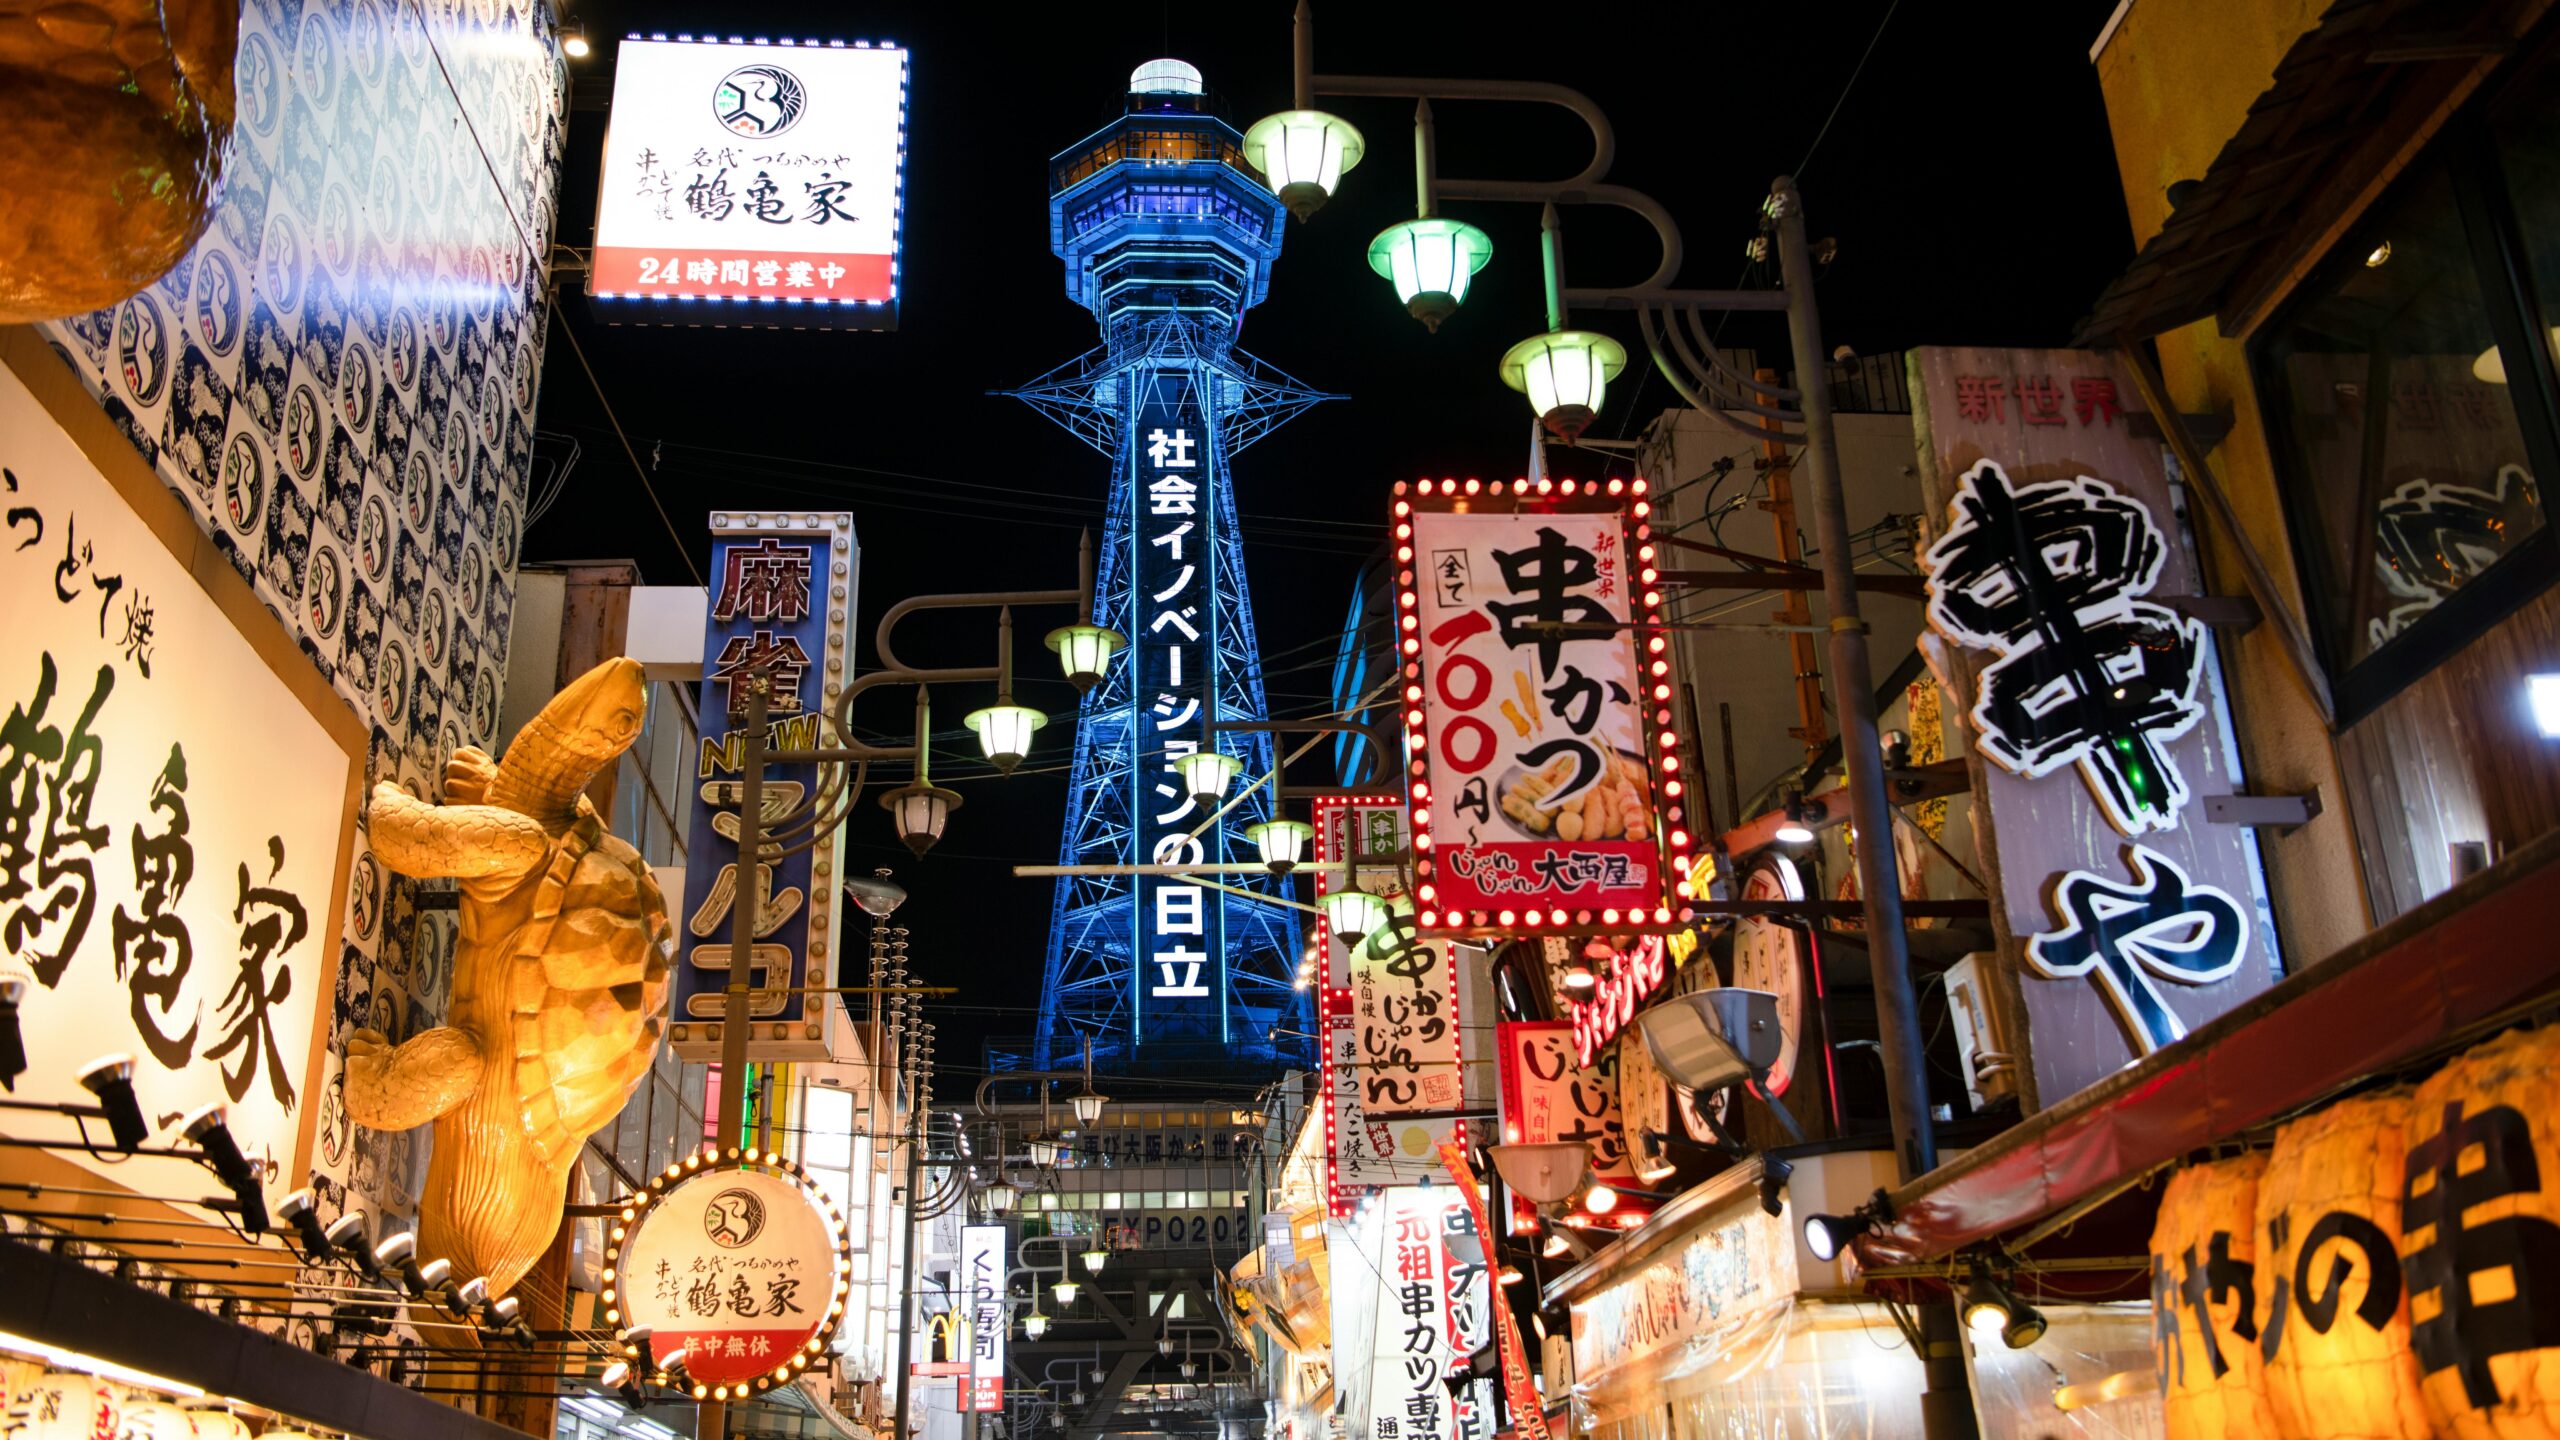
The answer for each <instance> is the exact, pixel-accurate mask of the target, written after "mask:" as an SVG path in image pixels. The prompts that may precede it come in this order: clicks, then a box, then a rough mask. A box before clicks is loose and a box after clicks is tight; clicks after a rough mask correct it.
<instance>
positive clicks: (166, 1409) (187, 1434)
mask: <svg viewBox="0 0 2560 1440" xmlns="http://www.w3.org/2000/svg"><path fill="white" fill-rule="evenodd" d="M116 1435H117V1440H197V1437H196V1422H195V1417H194V1416H192V1415H189V1414H188V1413H187V1412H186V1411H184V1410H181V1409H179V1408H178V1407H177V1406H175V1405H171V1404H169V1403H167V1402H165V1401H160V1400H136V1401H133V1402H131V1403H129V1404H127V1405H126V1406H125V1407H124V1426H123V1428H122V1429H121V1430H119V1431H117V1432H116Z"/></svg>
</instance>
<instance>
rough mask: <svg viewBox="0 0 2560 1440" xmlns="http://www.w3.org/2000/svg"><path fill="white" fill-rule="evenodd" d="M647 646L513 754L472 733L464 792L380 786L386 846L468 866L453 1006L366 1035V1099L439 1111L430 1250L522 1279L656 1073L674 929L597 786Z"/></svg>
mask: <svg viewBox="0 0 2560 1440" xmlns="http://www.w3.org/2000/svg"><path fill="white" fill-rule="evenodd" d="M647 709H648V691H647V689H646V687H645V685H644V684H643V681H642V678H641V671H640V665H639V663H638V662H637V661H633V660H609V661H607V662H605V663H604V664H602V665H599V666H597V667H596V668H595V669H593V670H590V671H588V672H587V674H586V675H585V676H584V677H582V678H581V679H579V680H578V681H577V683H575V684H573V685H571V686H569V687H568V688H567V689H565V690H563V691H561V692H560V694H559V695H558V696H557V697H556V698H554V699H553V700H552V702H551V703H550V704H548V705H546V706H544V707H543V708H542V713H541V714H539V715H536V716H535V717H534V718H533V719H532V720H530V721H528V722H526V724H525V727H524V728H523V729H522V730H521V731H518V732H517V734H516V738H515V744H514V745H513V746H511V747H509V749H508V750H507V755H506V758H505V759H504V760H502V761H497V762H495V763H492V762H491V761H490V759H489V757H488V756H487V755H486V754H485V753H483V752H481V751H479V750H477V749H468V748H466V749H464V750H461V751H458V752H456V753H455V755H454V757H453V759H452V761H451V762H450V763H449V764H448V765H447V767H446V770H445V803H443V804H441V805H430V804H427V803H426V802H425V801H422V800H420V799H418V798H417V797H415V796H413V795H411V794H409V793H408V792H407V791H405V790H402V789H401V788H400V787H399V786H397V785H393V784H389V783H387V782H386V783H384V784H381V785H377V786H375V787H374V792H373V808H372V819H371V828H372V839H373V851H374V853H375V854H376V855H378V856H380V857H381V859H382V862H383V863H384V864H386V865H388V866H390V867H391V868H392V869H393V870H396V871H398V872H400V873H401V874H403V875H413V876H417V877H420V878H428V877H441V876H453V877H457V878H459V879H460V880H461V881H462V938H461V944H460V946H459V949H458V951H457V953H456V956H455V959H454V966H453V996H452V1003H451V1007H450V1009H449V1011H448V1015H447V1019H446V1023H445V1024H443V1025H442V1026H439V1027H437V1028H436V1029H433V1030H428V1031H425V1032H422V1033H420V1034H418V1035H416V1036H413V1037H411V1038H410V1039H409V1040H408V1041H406V1042H404V1043H403V1044H401V1045H399V1046H397V1047H393V1046H391V1045H390V1044H389V1043H388V1042H387V1041H386V1040H385V1039H384V1037H382V1036H381V1035H378V1034H376V1033H374V1032H372V1031H369V1030H360V1031H358V1032H356V1034H355V1036H354V1037H353V1039H351V1040H350V1041H349V1042H348V1046H347V1090H346V1094H347V1113H348V1114H349V1115H350V1116H352V1117H353V1118H354V1119H355V1121H356V1123H358V1124H360V1125H366V1126H370V1127H371V1128H373V1129H376V1130H407V1129H412V1128H414V1127H416V1126H419V1125H423V1124H426V1123H427V1122H428V1121H434V1122H435V1127H436V1128H435V1152H434V1155H433V1157H432V1159H430V1161H429V1162H428V1166H427V1188H426V1193H425V1194H424V1196H423V1197H421V1199H420V1202H419V1234H418V1254H419V1256H420V1258H421V1259H433V1258H437V1257H442V1258H445V1259H449V1260H451V1261H452V1262H453V1264H454V1270H455V1275H456V1277H457V1278H462V1277H467V1276H472V1275H485V1276H487V1277H488V1279H489V1293H490V1294H492V1295H493V1296H494V1295H503V1294H505V1293H506V1292H507V1291H508V1290H509V1289H511V1288H513V1286H514V1285H515V1282H516V1281H517V1280H518V1279H519V1278H520V1277H522V1276H523V1274H524V1273H525V1271H526V1270H527V1269H529V1268H530V1267H531V1266H532V1265H533V1262H534V1261H535V1260H536V1259H537V1258H538V1257H540V1255H541V1254H542V1252H543V1249H544V1247H546V1246H548V1245H549V1244H550V1243H551V1237H552V1235H553V1233H554V1232H556V1231H557V1230H558V1229H559V1228H560V1214H561V1206H562V1204H563V1203H564V1200H565V1196H566V1189H567V1184H568V1178H569V1172H570V1167H571V1166H572V1165H573V1164H574V1163H575V1161H576V1160H577V1156H578V1149H579V1147H580V1146H581V1145H583V1144H585V1143H586V1139H587V1137H588V1136H589V1135H592V1134H594V1133H595V1132H596V1131H597V1130H598V1129H600V1128H602V1127H603V1126H604V1125H605V1123H606V1122H608V1121H610V1120H611V1119H612V1118H613V1117H614V1115H615V1114H616V1113H617V1112H619V1111H620V1110H621V1109H622V1104H623V1102H624V1101H625V1100H627V1099H629V1098H630V1096H631V1092H632V1091H633V1090H634V1089H636V1088H638V1086H639V1084H640V1082H641V1080H642V1079H643V1078H644V1077H646V1076H647V1075H648V1073H649V1065H650V1062H651V1060H652V1059H653V1058H654V1057H655V1056H656V1054H657V1050H658V1041H659V1038H660V1036H661V1035H663V1034H664V1032H665V1030H666V1023H667V1020H666V1010H667V975H668V966H669V964H670V963H671V962H672V960H673V958H674V954H675V945H674V940H675V930H674V927H673V926H672V925H670V924H669V923H668V921H667V905H666V900H665V898H664V897H663V896H661V895H660V894H659V893H658V886H657V882H656V881H655V880H654V879H653V878H651V876H650V873H649V867H648V865H647V864H646V863H645V862H644V861H642V859H641V858H640V854H639V852H638V851H636V850H634V849H632V848H631V847H630V846H629V845H627V844H624V843H623V842H622V841H620V840H617V839H615V838H614V837H613V836H611V835H609V834H606V833H605V830H604V824H603V821H602V820H601V819H599V818H598V816H597V815H596V812H595V807H594V806H593V805H591V804H590V803H588V801H587V799H586V796H585V794H584V791H585V789H586V785H587V782H588V781H589V780H590V779H592V778H594V776H595V775H596V773H597V772H598V771H601V770H602V769H603V768H604V767H605V766H607V765H610V764H612V763H613V762H614V760H615V758H616V757H618V756H620V755H621V754H622V752H623V751H624V750H626V749H629V748H630V746H631V743H632V742H633V741H634V740H635V739H637V738H638V737H639V734H640V722H641V719H642V717H643V716H644V715H645V714H646V713H647Z"/></svg>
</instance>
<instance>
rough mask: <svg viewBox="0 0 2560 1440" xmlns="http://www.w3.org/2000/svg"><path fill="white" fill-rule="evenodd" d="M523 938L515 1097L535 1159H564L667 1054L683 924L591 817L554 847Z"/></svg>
mask: <svg viewBox="0 0 2560 1440" xmlns="http://www.w3.org/2000/svg"><path fill="white" fill-rule="evenodd" d="M514 940H515V948H514V953H513V954H512V955H511V956H510V958H509V962H508V981H509V991H508V1006H509V1009H510V1010H511V1011H512V1012H513V1013H514V1015H515V1017H516V1024H514V1025H513V1026H511V1027H509V1028H510V1030H511V1032H512V1034H513V1036H514V1039H515V1057H514V1058H515V1081H516V1099H517V1103H518V1105H519V1107H520V1115H521V1118H522V1121H523V1124H524V1133H525V1137H526V1141H527V1143H528V1144H529V1145H530V1146H531V1147H532V1149H533V1152H534V1154H535V1155H536V1156H537V1157H539V1158H540V1159H541V1160H543V1161H544V1162H546V1163H551V1164H560V1163H565V1162H566V1161H567V1159H568V1158H569V1157H570V1156H572V1155H574V1154H575V1153H576V1151H577V1148H578V1146H579V1145H581V1144H583V1143H585V1141H586V1138H587V1137H588V1136H589V1135H592V1134H594V1133H595V1132H596V1130H597V1129H598V1128H599V1127H601V1126H602V1125H603V1124H604V1123H605V1122H606V1121H608V1120H610V1119H612V1118H613V1116H614V1114H615V1112H616V1111H618V1110H620V1109H621V1108H622V1104H623V1102H624V1101H625V1100H627V1099H629V1098H630V1096H631V1092H632V1091H633V1090H635V1089H637V1088H638V1087H639V1084H640V1081H641V1080H642V1079H643V1078H644V1077H646V1076H647V1075H648V1073H649V1065H650V1062H651V1061H652V1060H654V1059H655V1058H656V1056H657V1053H658V1041H659V1039H660V1038H661V1037H662V1036H663V1035H664V1034H665V1033H666V1028H667V980H668V976H669V966H670V965H671V964H672V962H673V960H674V958H675V927H674V926H673V925H672V924H670V923H669V922H668V919H667V903H666V899H665V897H664V896H662V895H661V894H660V893H659V891H658V882H657V880H656V878H655V877H654V876H652V875H651V874H650V872H649V866H648V864H647V862H645V861H643V860H642V859H641V858H640V852H639V851H637V850H634V849H632V848H631V846H630V845H629V844H627V843H625V842H624V841H622V840H619V839H616V838H615V837H613V836H612V835H609V834H607V833H605V831H604V828H603V826H602V825H601V824H600V823H599V822H598V821H597V819H596V817H595V815H594V813H593V812H592V811H588V812H586V813H583V814H581V815H580V816H579V817H578V819H577V821H576V823H574V824H573V825H571V826H570V827H569V829H568V830H567V831H566V832H565V833H563V834H562V835H561V836H560V838H559V839H558V840H557V841H555V842H553V845H552V848H551V854H550V856H549V858H548V860H547V861H546V863H545V865H544V867H543V873H542V876H541V878H540V880H539V882H538V883H537V884H536V886H535V891H534V897H533V910H532V915H531V916H530V918H529V919H527V921H526V922H525V924H524V925H523V926H522V927H520V928H519V929H518V930H517V931H516V934H515V937H514Z"/></svg>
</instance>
